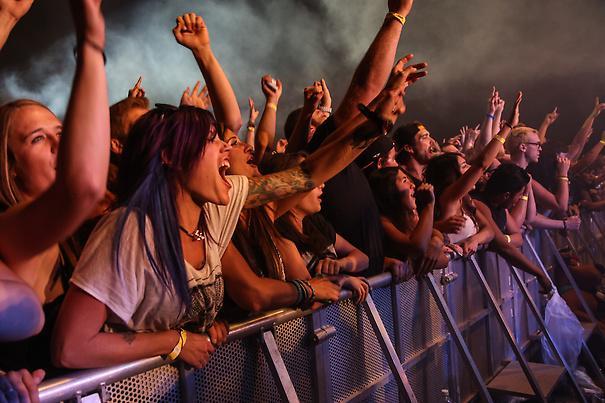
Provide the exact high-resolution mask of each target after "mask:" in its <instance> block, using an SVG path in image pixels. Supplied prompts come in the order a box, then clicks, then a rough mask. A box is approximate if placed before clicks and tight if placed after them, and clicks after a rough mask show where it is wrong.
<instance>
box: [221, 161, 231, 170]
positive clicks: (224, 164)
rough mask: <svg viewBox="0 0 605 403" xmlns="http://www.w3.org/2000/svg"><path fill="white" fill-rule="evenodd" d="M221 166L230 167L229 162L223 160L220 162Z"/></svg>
mask: <svg viewBox="0 0 605 403" xmlns="http://www.w3.org/2000/svg"><path fill="white" fill-rule="evenodd" d="M220 167H221V168H229V167H231V164H229V161H227V160H225V161H223V162H221V166H220Z"/></svg>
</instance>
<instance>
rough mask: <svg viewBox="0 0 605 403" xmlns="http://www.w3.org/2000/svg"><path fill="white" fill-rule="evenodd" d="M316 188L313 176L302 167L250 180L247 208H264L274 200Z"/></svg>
mask: <svg viewBox="0 0 605 403" xmlns="http://www.w3.org/2000/svg"><path fill="white" fill-rule="evenodd" d="M314 187H316V185H315V183H314V182H313V180H312V179H311V175H310V174H309V173H308V172H307V171H306V170H305V169H303V168H302V167H296V168H292V169H288V170H286V171H282V172H277V173H274V174H271V175H265V176H260V177H257V178H250V179H249V190H248V198H247V199H246V205H245V208H252V207H258V206H262V205H263V204H267V203H269V202H271V201H274V200H279V199H283V198H285V197H288V196H292V195H294V194H296V193H300V192H305V191H308V190H311V189H313V188H314Z"/></svg>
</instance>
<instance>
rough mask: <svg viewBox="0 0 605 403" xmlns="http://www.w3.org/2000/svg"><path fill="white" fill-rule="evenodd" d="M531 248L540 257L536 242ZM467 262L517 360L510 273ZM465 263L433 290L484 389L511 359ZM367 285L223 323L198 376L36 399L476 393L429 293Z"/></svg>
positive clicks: (118, 381) (531, 322)
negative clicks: (366, 294) (357, 298)
mask: <svg viewBox="0 0 605 403" xmlns="http://www.w3.org/2000/svg"><path fill="white" fill-rule="evenodd" d="M533 240H534V245H535V246H536V248H537V249H538V250H543V249H541V248H542V246H541V242H540V239H539V236H534V237H533ZM477 257H478V260H477V261H478V263H479V266H480V267H481V269H482V272H483V273H484V275H485V277H486V280H487V282H488V284H489V286H490V288H491V289H492V290H493V293H494V298H495V300H496V301H497V304H498V306H499V309H500V310H501V311H502V313H503V316H504V318H505V320H506V323H507V324H508V326H509V327H510V328H511V330H512V332H513V335H514V338H515V339H516V342H517V343H518V344H519V345H520V346H521V348H522V350H523V351H526V350H527V349H528V348H530V347H531V346H532V345H535V344H536V343H533V341H535V340H538V338H537V335H538V332H537V330H538V326H537V323H536V321H535V319H533V317H532V315H531V312H530V311H529V310H528V307H527V305H526V304H525V303H524V300H523V295H522V292H521V290H520V289H519V287H518V285H517V284H516V282H515V281H513V280H512V277H511V274H510V268H509V266H508V264H507V263H506V262H504V261H503V259H502V258H500V257H499V256H498V255H496V254H494V253H492V252H480V253H478V254H477ZM469 264H470V263H469V262H468V261H466V260H463V259H457V260H454V261H452V262H451V263H450V265H449V267H448V269H447V270H444V271H435V272H434V284H435V286H436V287H437V290H438V291H439V292H440V294H441V296H443V300H444V301H445V302H446V303H447V306H448V307H449V310H450V311H451V316H452V318H453V319H454V320H455V322H456V326H457V328H458V329H459V332H460V334H461V335H462V338H463V339H464V344H465V345H466V346H467V348H468V351H469V354H470V356H472V361H473V362H474V363H475V364H476V370H477V373H478V374H479V375H480V376H481V377H482V378H483V380H484V381H485V382H487V381H489V380H490V379H492V378H493V377H494V376H495V375H496V374H497V373H498V372H499V371H500V370H501V369H502V368H503V367H504V366H505V364H506V363H507V362H508V361H510V360H513V359H514V356H513V354H512V351H511V349H510V347H509V346H508V344H507V343H506V342H505V340H504V337H503V335H502V333H501V332H499V331H498V330H497V328H496V323H497V322H496V317H495V314H494V312H493V309H492V308H491V307H490V306H489V305H488V303H487V300H486V299H485V295H483V293H482V292H481V288H480V286H479V285H478V284H477V281H476V280H475V278H474V277H473V274H472V273H471V269H472V268H471V267H470V266H469ZM449 273H455V275H457V280H455V281H453V282H449V283H448V282H447V280H451V278H452V277H455V276H452V275H450V274H449ZM444 274H446V275H445V276H444ZM442 277H443V280H444V281H442ZM520 277H521V278H522V281H523V282H524V283H525V285H526V288H527V292H528V294H530V295H532V297H533V300H534V301H540V299H539V296H538V285H537V282H536V280H535V278H534V277H533V276H529V275H526V274H521V275H520ZM369 282H370V285H371V288H372V291H371V294H370V295H371V296H370V298H369V301H368V303H366V304H364V305H363V306H356V305H354V304H353V303H352V302H351V301H350V300H348V299H347V298H349V297H350V292H348V291H343V292H342V293H341V298H342V300H341V301H339V302H338V303H336V304H332V305H329V306H327V307H325V308H322V309H320V310H318V311H315V312H311V311H305V312H303V311H300V310H293V309H280V310H276V311H272V312H267V313H264V314H262V315H259V316H257V317H254V318H252V319H250V320H247V321H245V322H242V323H237V324H232V325H231V327H230V332H229V337H228V343H227V344H226V345H224V346H222V347H220V348H219V349H217V351H216V352H215V353H214V354H213V356H212V358H211V360H210V362H209V363H208V364H207V366H206V367H204V368H202V369H200V370H195V369H187V368H185V367H184V365H182V363H178V362H177V363H172V364H170V363H167V362H166V361H164V360H163V359H162V358H160V357H155V358H150V359H145V360H139V361H136V362H133V363H129V364H125V365H119V366H114V367H110V368H102V369H92V370H84V371H76V372H73V373H70V374H69V375H67V376H63V377H60V378H55V379H50V380H47V381H45V382H44V383H43V384H42V385H41V387H40V399H41V401H42V402H56V401H60V400H68V399H76V400H78V399H80V398H81V397H83V396H86V395H89V394H91V393H97V394H98V397H99V399H100V400H101V401H107V400H109V399H111V401H112V402H131V401H137V402H139V401H141V402H143V401H149V402H152V401H153V402H156V401H166V402H178V401H223V402H225V401H234V400H239V401H280V400H281V401H305V402H307V401H317V402H327V401H362V400H363V401H395V400H404V401H405V400H411V401H414V400H415V399H416V400H417V401H423V402H424V401H443V399H444V397H443V395H442V391H443V390H444V389H447V391H448V394H449V396H450V398H451V399H452V401H467V400H469V399H471V398H473V397H474V396H476V395H477V394H478V393H479V394H480V392H481V385H478V384H477V382H476V379H473V376H472V375H471V371H469V370H468V366H467V362H465V361H466V360H465V359H464V357H462V359H461V356H460V353H459V351H460V350H458V349H457V343H456V340H452V336H451V328H449V327H448V326H446V323H445V322H444V320H443V317H444V316H443V315H442V312H440V308H439V306H438V304H437V303H436V299H435V298H433V295H431V288H430V285H428V286H427V283H426V282H417V281H415V280H410V281H408V282H405V283H401V284H392V283H391V276H390V274H388V273H384V274H381V275H378V276H375V277H371V278H369ZM433 290H434V289H433ZM538 309H542V307H541V306H538ZM529 352H531V351H529ZM393 357H395V360H393ZM406 383H407V385H406ZM406 386H409V388H410V389H409V390H408V389H407V387H406ZM480 396H481V394H480Z"/></svg>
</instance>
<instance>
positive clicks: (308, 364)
mask: <svg viewBox="0 0 605 403" xmlns="http://www.w3.org/2000/svg"><path fill="white" fill-rule="evenodd" d="M311 327H312V326H311V321H310V320H307V319H306V318H298V319H294V320H291V321H289V322H287V323H285V324H283V325H280V326H277V327H276V328H275V339H276V341H277V346H278V347H279V351H280V353H281V355H282V358H283V360H284V363H285V364H286V368H287V369H288V374H289V375H290V379H292V383H293V384H294V389H296V394H297V395H298V399H299V400H300V401H301V402H311V401H313V375H314V374H315V367H314V364H313V346H312V344H311V342H310V335H311V333H312V330H311Z"/></svg>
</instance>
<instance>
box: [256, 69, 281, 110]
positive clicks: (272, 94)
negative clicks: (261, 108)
mask: <svg viewBox="0 0 605 403" xmlns="http://www.w3.org/2000/svg"><path fill="white" fill-rule="evenodd" d="M260 86H261V90H262V91H263V94H265V98H266V99H267V102H274V103H277V102H278V101H279V98H281V94H282V85H281V81H280V80H277V79H275V78H273V77H271V76H270V75H268V74H267V75H265V76H263V78H261V80H260Z"/></svg>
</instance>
